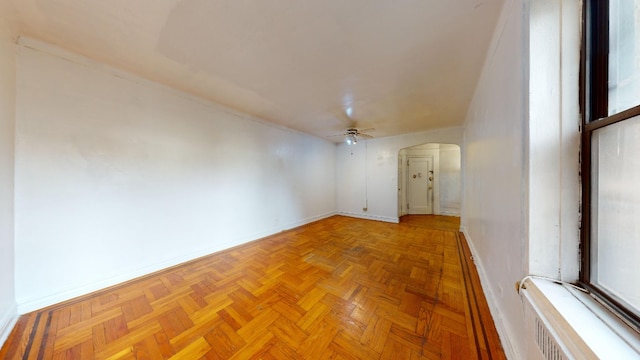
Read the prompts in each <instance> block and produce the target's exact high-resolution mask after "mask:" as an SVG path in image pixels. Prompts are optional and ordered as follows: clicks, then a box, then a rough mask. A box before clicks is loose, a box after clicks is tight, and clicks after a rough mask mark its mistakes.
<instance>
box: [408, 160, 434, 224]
mask: <svg viewBox="0 0 640 360" xmlns="http://www.w3.org/2000/svg"><path fill="white" fill-rule="evenodd" d="M407 210H408V212H409V214H433V157H431V156H429V157H424V156H421V157H409V169H408V172H407Z"/></svg>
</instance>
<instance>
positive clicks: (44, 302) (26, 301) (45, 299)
mask: <svg viewBox="0 0 640 360" xmlns="http://www.w3.org/2000/svg"><path fill="white" fill-rule="evenodd" d="M333 215H336V213H335V212H329V213H325V214H321V215H316V216H311V217H309V218H306V219H302V220H299V221H294V222H291V223H288V224H285V225H281V226H277V227H273V228H271V229H268V230H265V231H260V232H256V233H253V234H250V235H248V236H244V237H242V238H236V239H232V240H229V241H227V242H220V243H217V244H216V245H215V246H210V247H206V248H203V249H200V250H198V251H194V252H190V253H187V254H183V255H180V256H177V257H174V258H170V259H167V260H164V261H160V262H158V263H155V264H152V265H148V266H143V267H141V268H138V269H136V270H134V271H130V272H127V273H122V274H111V275H109V276H107V277H105V278H104V279H102V280H100V281H94V282H91V283H90V284H86V285H82V286H78V287H74V288H71V289H62V290H60V291H58V292H56V293H54V294H50V295H47V296H42V297H35V298H22V299H17V303H18V305H17V313H18V314H26V313H28V312H31V311H35V310H38V309H42V308H44V307H47V306H51V305H54V304H57V303H60V302H63V301H67V300H70V299H73V298H76V297H79V296H82V295H86V294H90V293H92V292H95V291H99V290H102V289H105V288H108V287H110V286H114V285H118V284H120V283H123V282H125V281H129V280H132V279H135V278H138V277H141V276H145V275H148V274H151V273H154V272H156V271H160V270H164V269H166V268H169V267H172V266H176V265H180V264H182V263H185V262H188V261H191V260H194V259H197V258H200V257H203V256H207V255H211V254H214V253H216V252H219V251H223V250H225V249H229V248H231V247H234V246H238V245H242V244H245V243H248V242H251V241H254V240H257V239H261V238H263V237H267V236H270V235H273V234H277V233H279V232H281V231H286V230H289V229H293V228H296V227H299V226H302V225H306V224H309V223H312V222H315V221H318V220H322V219H325V218H328V217H331V216H333Z"/></svg>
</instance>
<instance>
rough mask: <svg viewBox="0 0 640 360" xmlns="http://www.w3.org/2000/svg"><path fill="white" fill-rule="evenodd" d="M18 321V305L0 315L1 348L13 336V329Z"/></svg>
mask: <svg viewBox="0 0 640 360" xmlns="http://www.w3.org/2000/svg"><path fill="white" fill-rule="evenodd" d="M17 321H18V309H17V307H16V305H13V306H11V307H10V308H9V309H6V311H3V312H2V313H0V347H2V345H4V342H5V341H6V340H7V338H8V337H9V334H11V331H12V330H13V327H14V326H15V325H16V322H17Z"/></svg>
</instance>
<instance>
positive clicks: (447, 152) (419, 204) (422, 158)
mask: <svg viewBox="0 0 640 360" xmlns="http://www.w3.org/2000/svg"><path fill="white" fill-rule="evenodd" d="M460 165H461V160H460V147H459V146H458V145H455V144H439V143H428V144H423V145H418V146H412V147H408V148H404V149H401V150H400V151H399V152H398V216H399V217H400V216H404V215H409V214H432V215H449V216H460V206H461V192H462V191H461V174H460V168H461V166H460Z"/></svg>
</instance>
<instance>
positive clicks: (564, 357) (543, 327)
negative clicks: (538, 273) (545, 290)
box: [520, 283, 598, 360]
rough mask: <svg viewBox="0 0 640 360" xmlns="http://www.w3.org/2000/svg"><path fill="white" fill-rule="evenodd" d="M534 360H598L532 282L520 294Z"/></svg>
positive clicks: (531, 354)
mask: <svg viewBox="0 0 640 360" xmlns="http://www.w3.org/2000/svg"><path fill="white" fill-rule="evenodd" d="M520 296H521V299H522V303H523V310H524V316H525V326H526V329H527V330H526V331H527V333H526V334H527V341H526V343H527V349H526V351H527V356H526V359H531V360H573V359H579V360H583V359H598V357H597V356H596V355H595V354H594V353H593V352H592V350H591V348H590V347H589V346H587V344H585V343H584V341H583V340H582V338H581V337H580V336H579V335H578V334H577V333H576V332H575V330H574V328H573V327H571V325H569V323H568V322H567V321H566V320H565V318H564V317H563V316H562V315H560V313H559V312H558V311H557V310H556V308H555V307H554V306H553V305H552V304H551V303H550V302H549V300H548V299H547V298H546V297H545V296H543V295H542V293H541V292H540V290H539V289H538V288H537V287H536V286H535V285H533V284H531V283H529V286H527V287H526V290H523V291H521V293H520Z"/></svg>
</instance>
